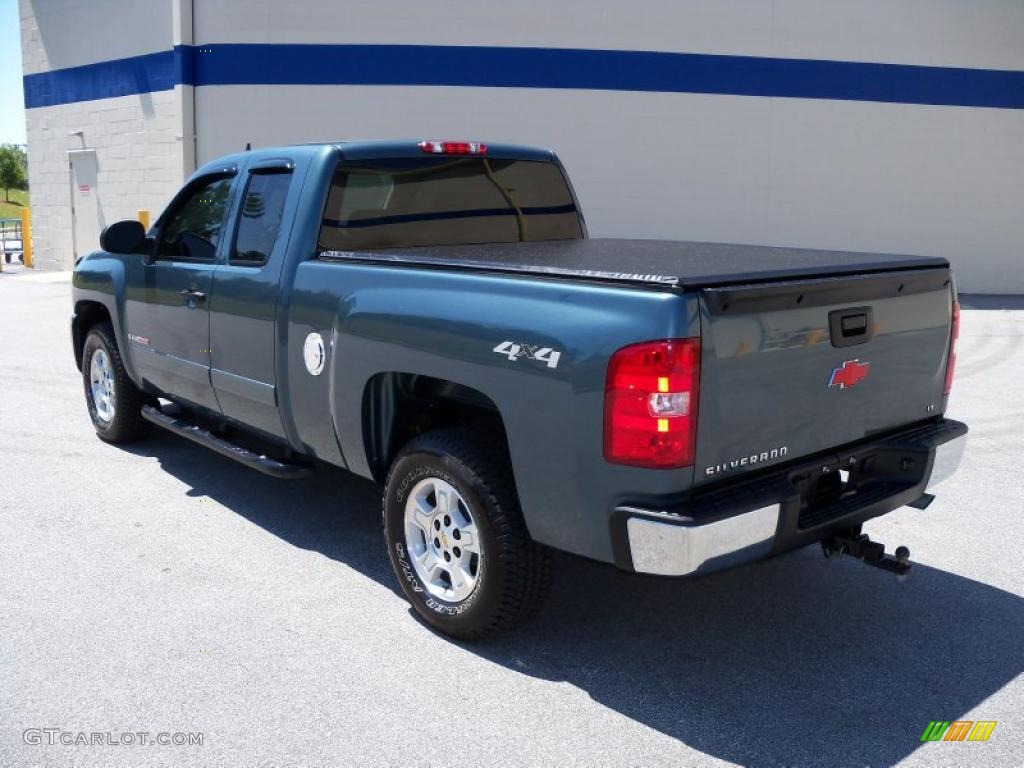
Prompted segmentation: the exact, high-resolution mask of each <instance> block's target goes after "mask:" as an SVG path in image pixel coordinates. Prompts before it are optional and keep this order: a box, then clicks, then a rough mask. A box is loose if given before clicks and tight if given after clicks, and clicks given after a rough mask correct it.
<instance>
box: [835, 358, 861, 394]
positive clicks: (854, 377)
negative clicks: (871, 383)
mask: <svg viewBox="0 0 1024 768" xmlns="http://www.w3.org/2000/svg"><path fill="white" fill-rule="evenodd" d="M869 368H871V363H862V362H861V361H860V360H847V361H846V362H844V363H843V364H842V365H841V366H839V367H838V368H836V369H835V370H834V371H832V378H830V379H829V380H828V385H829V386H830V387H839V388H840V389H850V388H851V387H854V386H856V385H857V382H858V381H861V380H862V379H864V378H866V377H867V375H868V369H869Z"/></svg>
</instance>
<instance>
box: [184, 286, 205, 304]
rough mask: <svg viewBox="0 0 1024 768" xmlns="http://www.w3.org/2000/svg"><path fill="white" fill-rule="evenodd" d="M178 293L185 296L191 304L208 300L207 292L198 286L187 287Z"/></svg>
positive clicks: (186, 300) (186, 301)
mask: <svg viewBox="0 0 1024 768" xmlns="http://www.w3.org/2000/svg"><path fill="white" fill-rule="evenodd" d="M178 295H179V296H181V297H183V298H184V299H185V303H186V304H188V305H189V306H192V305H194V304H199V303H201V302H204V301H206V294H205V293H203V292H202V291H200V290H199V289H198V288H185V289H183V290H180V291H178Z"/></svg>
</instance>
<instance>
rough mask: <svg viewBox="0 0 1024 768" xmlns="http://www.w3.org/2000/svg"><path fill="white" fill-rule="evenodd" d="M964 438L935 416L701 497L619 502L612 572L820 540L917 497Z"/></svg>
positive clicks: (697, 569) (744, 555)
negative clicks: (664, 503)
mask: <svg viewBox="0 0 1024 768" xmlns="http://www.w3.org/2000/svg"><path fill="white" fill-rule="evenodd" d="M966 438H967V426H966V425H965V424H962V423H960V422H958V421H952V420H949V419H939V420H936V421H931V422H928V423H926V424H923V425H919V426H915V427H912V428H909V429H904V430H901V431H899V432H895V433H890V434H887V435H885V436H884V437H876V438H870V439H868V440H863V441H860V442H858V443H854V444H851V445H849V446H844V447H843V448H840V449H837V450H836V451H833V452H830V453H828V454H823V455H819V456H816V457H811V458H808V459H802V460H800V461H798V462H794V463H792V464H787V465H785V466H783V467H780V468H778V469H774V470H771V471H768V472H762V473H758V474H757V475H756V476H755V477H752V478H749V479H743V480H740V481H734V482H730V483H727V484H724V485H720V486H715V487H712V488H709V489H706V490H701V491H698V492H696V493H695V494H693V496H692V497H691V498H690V499H689V500H688V501H686V502H683V503H680V504H677V505H670V506H668V507H666V508H663V509H654V508H650V506H630V505H622V506H620V507H618V508H616V510H615V512H614V514H613V515H612V518H611V520H612V522H611V525H612V541H613V546H614V550H615V561H616V565H618V566H619V567H620V568H624V569H626V570H632V571H637V572H639V573H651V574H658V575H663V576H689V575H697V574H703V573H710V572H712V571H718V570H722V569H723V568H729V567H732V566H735V565H740V564H742V563H745V562H750V561H752V560H758V559H761V558H763V557H769V556H771V555H775V554H779V553H781V552H785V551H787V550H790V549H794V548H796V547H800V546H803V545H805V544H810V543H813V542H815V541H820V540H821V539H823V538H826V537H828V536H829V535H831V534H833V533H835V532H837V531H841V530H846V529H849V528H851V527H855V526H858V525H860V524H861V523H863V522H864V521H865V520H870V519H871V518H873V517H878V516H880V515H884V514H886V513H887V512H891V511H892V510H894V509H897V508H899V507H901V506H903V505H905V504H908V503H910V502H912V501H915V500H917V499H918V498H920V497H921V495H922V494H923V493H925V491H926V490H927V489H928V488H930V487H932V486H934V485H936V484H937V483H939V482H941V481H942V480H945V479H946V478H948V477H949V476H950V475H952V474H953V472H955V471H956V468H957V466H958V465H959V463H960V459H961V457H962V455H963V450H964V445H965V443H966ZM839 470H843V473H844V474H845V473H848V474H846V479H845V480H841V477H842V475H841V474H840V473H839Z"/></svg>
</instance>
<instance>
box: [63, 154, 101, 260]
mask: <svg viewBox="0 0 1024 768" xmlns="http://www.w3.org/2000/svg"><path fill="white" fill-rule="evenodd" d="M68 162H69V165H70V168H71V222H72V227H71V232H72V247H73V249H74V258H75V259H76V260H77V259H78V257H79V256H84V255H86V254H87V253H91V252H92V251H95V250H96V249H97V248H99V247H100V230H101V229H102V225H101V221H100V217H101V212H100V203H99V192H98V190H97V189H96V178H97V172H98V170H99V167H98V166H97V163H96V150H95V149H73V150H70V151H69V152H68Z"/></svg>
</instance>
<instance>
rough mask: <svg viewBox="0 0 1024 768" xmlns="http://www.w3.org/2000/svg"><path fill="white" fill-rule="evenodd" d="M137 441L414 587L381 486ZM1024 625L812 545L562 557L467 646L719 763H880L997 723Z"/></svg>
mask: <svg viewBox="0 0 1024 768" xmlns="http://www.w3.org/2000/svg"><path fill="white" fill-rule="evenodd" d="M131 450H132V451H133V452H137V453H139V454H142V455H147V456H155V457H157V458H158V459H159V461H160V463H161V465H162V467H163V469H164V470H166V471H168V472H170V473H171V474H173V475H175V476H176V477H178V478H179V479H180V480H182V481H183V482H185V483H187V484H189V485H190V486H191V487H192V488H193V491H192V492H191V494H190V495H206V496H209V497H211V498H213V499H215V500H216V501H217V502H219V503H221V504H223V505H224V506H225V507H227V508H229V509H231V510H233V511H234V512H235V513H237V514H239V515H241V516H242V517H244V518H246V519H247V520H249V521H250V522H252V523H254V524H256V525H258V526H260V527H261V528H264V529H265V530H267V531H268V532H270V533H272V534H274V535H275V536H278V537H279V538H281V539H282V540H284V541H286V542H288V543H290V544H292V545H294V546H297V547H301V548H304V549H309V550H315V551H317V552H320V553H322V554H323V555H325V556H327V557H330V558H332V559H334V560H337V561H339V562H342V563H345V564H346V565H348V566H350V567H353V568H355V569H357V570H359V571H360V572H361V573H363V574H365V575H366V576H367V577H369V578H371V579H374V580H375V581H378V582H380V583H381V584H385V585H387V586H388V587H390V588H391V589H393V590H395V591H396V592H397V591H398V590H397V585H396V583H395V581H394V578H393V576H392V574H391V570H390V567H389V565H388V563H387V559H386V556H385V554H384V548H383V545H382V542H381V534H380V513H379V504H380V501H379V491H378V489H377V488H376V487H375V486H374V485H373V484H371V483H369V482H367V481H364V480H361V479H359V478H356V477H354V476H352V475H349V474H347V473H345V472H342V471H340V470H335V469H331V468H327V467H324V468H322V471H320V472H318V473H317V474H316V475H315V476H314V477H312V478H310V479H308V480H303V481H296V482H291V483H287V482H283V481H277V480H273V479H270V478H265V477H263V476H262V475H257V474H255V473H253V472H252V471H251V470H248V469H246V468H244V467H241V466H239V465H236V464H234V463H232V462H231V461H229V460H228V459H224V458H221V457H219V456H216V455H214V454H211V453H209V452H206V451H203V450H202V449H200V448H197V447H195V446H193V445H191V444H189V443H187V442H185V441H184V440H179V439H177V438H174V437H171V436H169V435H162V434H158V435H155V436H154V437H153V439H152V440H150V441H148V442H146V443H144V444H142V445H141V446H138V447H133V448H132V449H131ZM297 498H301V500H302V505H301V506H296V503H295V502H296V499H297ZM410 613H411V611H410ZM412 620H413V619H412V618H410V621H412ZM424 631H429V630H427V629H424ZM1021 637H1024V599H1022V598H1020V597H1018V596H1016V595H1013V594H1011V593H1008V592H1005V591H1002V590H1000V589H997V588H995V587H991V586H988V585H986V584H982V583H979V582H976V581H972V580H970V579H966V578H963V577H961V576H957V575H955V574H952V573H947V572H945V571H941V570H937V569H933V568H929V567H928V566H926V565H922V564H917V565H916V566H915V568H914V571H913V573H912V574H911V575H910V577H909V578H908V579H907V580H906V581H904V582H898V581H897V580H896V579H895V578H894V577H892V576H891V575H889V574H885V573H881V572H876V571H873V570H870V569H867V568H866V567H865V566H863V565H861V564H859V563H856V562H853V561H840V562H828V561H825V560H824V559H823V558H821V557H820V555H819V554H818V553H817V551H816V550H814V549H810V548H809V549H805V550H802V551H799V552H796V553H793V554H790V555H787V556H785V557H782V558H778V559H776V560H773V561H770V562H766V563H760V564H755V565H752V566H748V567H745V568H741V569H739V570H736V571H732V572H727V573H723V574H718V575H714V576H711V577H707V578H704V579H700V580H694V581H685V580H682V581H681V580H663V579H653V578H647V577H642V576H635V575H628V574H623V573H620V572H618V571H616V570H615V569H613V568H611V567H608V566H603V565H599V564H596V563H591V562H587V561H583V560H580V559H577V558H573V557H567V556H560V557H559V558H558V560H557V563H556V580H555V587H554V590H553V593H552V595H551V597H550V599H549V600H548V602H547V603H546V605H545V607H544V609H543V610H542V611H541V614H540V615H539V616H538V617H537V619H536V620H535V621H534V622H533V623H531V624H530V625H529V626H527V627H526V628H525V629H523V630H521V631H519V632H517V633H514V634H512V635H508V636H504V637H501V638H498V639H494V640H491V641H488V642H485V643H481V644H473V645H469V644H458V645H460V647H463V648H464V649H465V650H466V652H468V653H473V654H477V655H480V656H482V657H483V658H486V659H488V660H490V661H492V662H494V663H496V664H500V665H503V666H505V667H507V668H509V669H511V670H514V671H516V672H518V673H521V674H524V675H531V676H534V677H537V678H540V679H544V680H552V681H560V682H561V681H564V682H568V683H570V684H572V685H574V686H576V687H578V688H580V689H581V690H583V691H586V692H587V693H588V694H589V695H590V697H591V698H593V699H594V700H595V701H597V702H599V703H601V704H602V705H604V706H606V707H609V708H611V709H613V710H615V711H617V712H620V713H622V714H623V715H625V716H626V717H629V718H631V719H633V720H634V721H636V722H638V723H641V724H643V725H646V726H648V727H650V728H654V729H656V730H658V731H660V732H662V733H664V734H666V735H668V736H670V737H672V738H675V739H678V740H680V741H681V742H683V743H685V744H687V745H688V746H690V747H691V748H693V749H697V750H699V751H701V752H704V753H706V754H708V755H712V756H714V757H717V758H721V759H724V760H728V761H731V762H735V763H739V764H742V765H748V766H774V765H830V766H840V765H860V766H862V765H892V764H894V763H896V762H898V761H900V760H901V759H903V758H905V757H906V756H908V755H909V754H910V753H912V752H913V751H914V750H915V749H917V748H919V747H921V746H922V745H921V743H920V741H919V739H920V736H921V734H922V732H923V730H924V728H925V726H926V725H927V724H928V722H929V721H930V720H955V719H958V718H960V717H961V716H964V715H965V713H967V712H969V711H972V710H974V709H975V708H979V707H980V709H978V711H977V712H976V713H975V714H976V715H977V717H978V718H982V719H984V718H986V717H988V713H986V712H985V708H984V707H983V706H981V705H983V704H984V702H985V700H986V699H987V698H988V697H990V696H991V695H993V694H994V693H995V692H996V691H998V690H999V689H1000V688H1002V687H1003V686H1005V685H1007V684H1008V683H1010V682H1011V681H1013V680H1014V679H1015V678H1016V677H1017V676H1018V675H1019V674H1020V673H1021V672H1022V671H1024V646H1022V645H1021V642H1020V638H1021ZM1007 725H1008V724H1007ZM565 727H566V728H567V729H572V728H573V727H574V724H573V723H571V722H567V723H565ZM579 727H580V728H581V729H583V730H585V729H586V727H587V726H585V725H582V724H581V725H580V726H579ZM1003 727H1004V728H1006V725H1004V726H1003ZM999 734H1000V729H998V728H997V730H996V731H995V733H994V735H993V738H998V737H999ZM948 746H949V745H937V744H932V745H928V746H927V747H925V748H927V749H942V748H944V747H948ZM960 746H961V747H963V746H965V745H960Z"/></svg>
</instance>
